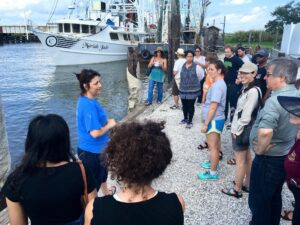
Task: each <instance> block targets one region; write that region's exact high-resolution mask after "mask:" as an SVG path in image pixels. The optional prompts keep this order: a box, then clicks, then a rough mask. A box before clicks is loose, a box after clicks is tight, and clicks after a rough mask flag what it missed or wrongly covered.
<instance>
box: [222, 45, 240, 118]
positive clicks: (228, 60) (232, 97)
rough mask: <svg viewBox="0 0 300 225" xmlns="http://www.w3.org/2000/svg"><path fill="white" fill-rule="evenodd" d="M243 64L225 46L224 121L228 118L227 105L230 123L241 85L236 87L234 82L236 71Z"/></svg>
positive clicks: (229, 48)
mask: <svg viewBox="0 0 300 225" xmlns="http://www.w3.org/2000/svg"><path fill="white" fill-rule="evenodd" d="M243 64H244V62H243V61H242V60H241V59H240V58H239V57H238V56H236V55H235V54H234V51H233V48H232V47H230V46H225V58H224V65H225V67H226V69H227V72H226V74H225V76H224V80H225V83H226V85H227V96H226V105H225V121H226V119H227V116H228V110H229V105H230V122H231V121H232V118H233V115H234V111H235V108H236V104H237V100H238V97H239V93H240V90H241V86H242V85H236V84H235V80H236V78H237V75H238V70H239V69H240V67H241V66H242V65H243Z"/></svg>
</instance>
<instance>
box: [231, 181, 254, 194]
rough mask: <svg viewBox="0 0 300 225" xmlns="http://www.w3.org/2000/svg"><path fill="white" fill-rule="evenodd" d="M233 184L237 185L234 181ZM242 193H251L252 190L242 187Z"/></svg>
mask: <svg viewBox="0 0 300 225" xmlns="http://www.w3.org/2000/svg"><path fill="white" fill-rule="evenodd" d="M232 183H233V184H234V185H235V181H234V180H233V181H232ZM242 191H243V192H246V193H249V191H250V190H249V188H248V187H246V186H245V185H243V186H242Z"/></svg>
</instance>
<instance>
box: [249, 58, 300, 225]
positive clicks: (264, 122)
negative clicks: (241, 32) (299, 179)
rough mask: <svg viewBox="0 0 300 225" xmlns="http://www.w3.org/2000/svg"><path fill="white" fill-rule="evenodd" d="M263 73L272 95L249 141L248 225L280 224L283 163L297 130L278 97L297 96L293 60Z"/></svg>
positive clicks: (282, 61)
mask: <svg viewBox="0 0 300 225" xmlns="http://www.w3.org/2000/svg"><path fill="white" fill-rule="evenodd" d="M266 69H267V74H266V76H265V80H266V82H267V88H268V89H270V90H271V91H272V92H271V96H270V97H269V98H268V99H267V100H266V102H265V105H264V107H263V108H262V109H261V110H260V112H259V114H258V116H257V118H256V121H255V123H254V125H253V127H252V130H251V134H250V139H249V140H250V143H251V144H252V149H253V150H254V152H255V158H254V160H253V163H252V168H251V175H250V193H249V207H250V210H251V212H252V221H251V222H250V224H251V225H279V223H280V213H281V207H282V199H281V191H282V186H283V183H284V179H285V172H284V160H285V158H286V155H287V154H288V152H289V150H290V148H291V147H292V145H293V144H294V142H295V134H296V131H297V127H296V126H295V125H292V124H290V123H289V113H288V112H287V111H285V110H284V109H283V108H282V106H281V105H280V104H279V102H278V100H277V96H279V95H280V96H295V97H297V96H300V92H299V91H298V90H297V89H296V88H295V86H294V83H295V81H296V76H297V70H298V65H297V63H296V62H295V61H294V60H291V59H287V58H277V59H274V60H272V61H271V62H269V63H268V64H267V66H266Z"/></svg>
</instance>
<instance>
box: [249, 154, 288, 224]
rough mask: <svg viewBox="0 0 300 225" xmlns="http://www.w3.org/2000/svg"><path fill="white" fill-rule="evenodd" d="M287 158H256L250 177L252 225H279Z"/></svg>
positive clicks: (258, 156) (260, 156)
mask: <svg viewBox="0 0 300 225" xmlns="http://www.w3.org/2000/svg"><path fill="white" fill-rule="evenodd" d="M285 157H286V156H280V157H270V156H263V155H256V156H255V158H254V160H253V163H252V168H251V175H250V193H249V207H250V210H251V212H252V221H251V225H279V223H280V213H281V207H282V199H281V191H282V186H283V183H284V179H285V171H284V159H285Z"/></svg>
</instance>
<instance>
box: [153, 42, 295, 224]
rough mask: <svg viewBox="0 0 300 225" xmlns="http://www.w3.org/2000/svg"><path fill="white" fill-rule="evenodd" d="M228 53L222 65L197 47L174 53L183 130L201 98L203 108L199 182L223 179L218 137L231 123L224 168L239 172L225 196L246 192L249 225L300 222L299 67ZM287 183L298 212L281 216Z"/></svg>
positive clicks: (263, 55)
mask: <svg viewBox="0 0 300 225" xmlns="http://www.w3.org/2000/svg"><path fill="white" fill-rule="evenodd" d="M224 51H225V58H224V60H223V62H222V61H221V60H218V59H217V58H216V57H212V56H210V55H207V57H206V58H205V57H204V56H201V48H199V47H196V48H195V51H194V52H192V51H190V50H187V51H184V50H183V49H181V48H179V49H178V50H177V52H176V53H177V57H178V60H177V61H175V64H174V69H173V75H174V81H173V84H172V94H173V96H174V105H173V106H171V107H170V108H171V109H179V108H180V104H179V99H180V100H181V103H182V111H183V119H182V121H180V124H186V128H191V127H192V120H193V116H194V112H195V108H194V105H195V101H196V99H197V97H199V98H200V99H201V102H202V103H203V104H202V112H201V114H202V115H201V116H202V118H201V120H202V121H201V122H202V127H201V132H202V133H205V136H206V142H205V143H202V144H200V145H199V147H198V148H199V149H205V148H208V149H209V160H207V161H204V162H202V163H201V167H202V168H204V169H207V171H205V172H204V173H199V174H198V178H199V179H200V180H217V179H219V174H218V169H219V168H220V165H219V160H220V159H222V156H223V153H222V150H221V138H220V135H221V133H222V130H223V128H224V125H225V121H227V126H226V128H227V129H229V130H230V131H231V136H232V149H233V152H234V157H233V158H232V159H230V160H228V162H227V163H228V164H231V165H236V168H235V171H236V172H235V179H234V180H233V182H232V186H231V187H226V188H223V189H221V191H222V193H224V194H226V195H229V196H233V197H236V198H241V197H242V196H243V192H246V193H249V207H250V209H251V212H252V221H251V224H252V225H253V224H270V225H271V224H272V225H273V224H279V221H280V216H281V217H282V218H284V219H287V220H293V224H300V221H299V215H300V212H299V208H300V207H299V190H300V180H299V179H300V176H299V175H300V174H299V172H298V171H300V157H299V154H300V152H299V151H300V149H299V141H297V142H296V143H295V140H296V133H297V131H296V129H298V130H299V129H300V127H299V123H298V119H297V118H298V117H297V116H299V112H300V106H299V104H298V105H297V103H298V102H299V100H300V92H299V90H298V89H299V87H297V88H296V86H295V83H296V78H297V71H298V65H297V62H295V60H292V59H288V58H277V59H274V60H272V61H270V62H268V55H269V53H268V52H267V51H266V50H264V49H260V48H259V49H257V51H256V53H255V54H254V55H253V56H252V57H250V56H249V55H247V54H246V50H245V48H243V47H239V48H237V50H236V51H235V50H234V49H233V48H232V47H230V46H225V50H224ZM194 54H195V55H194ZM252 60H253V61H252ZM149 66H151V64H149ZM298 83H299V81H298ZM201 92H202V96H200V93H201ZM282 96H287V97H282ZM277 97H278V99H277ZM290 98H292V99H291V100H289V99H290ZM288 112H290V113H291V115H290V116H289V113H288ZM289 118H290V122H289ZM295 125H298V127H297V126H295ZM298 133H299V131H298ZM298 139H299V135H298ZM294 143H295V145H294V146H293V144H294ZM292 146H293V147H292ZM251 149H252V150H253V151H254V154H255V157H254V159H253V160H252V156H251V155H252V154H251ZM291 149H292V150H291ZM297 154H298V155H297ZM284 167H285V168H284ZM285 178H286V181H287V184H288V187H289V188H290V189H291V190H292V192H293V194H294V197H295V202H294V206H295V212H294V213H292V212H289V211H282V212H281V206H282V200H281V190H282V186H283V183H284V180H285ZM292 215H293V216H292Z"/></svg>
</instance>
